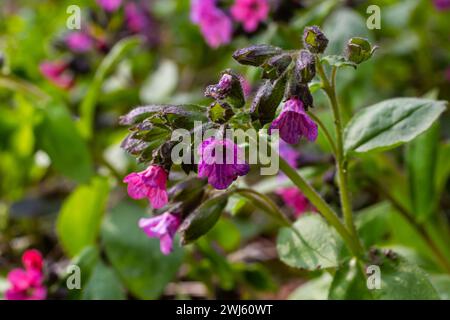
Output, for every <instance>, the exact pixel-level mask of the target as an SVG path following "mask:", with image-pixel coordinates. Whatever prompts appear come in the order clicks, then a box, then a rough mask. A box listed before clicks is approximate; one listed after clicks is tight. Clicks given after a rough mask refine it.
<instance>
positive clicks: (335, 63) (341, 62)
mask: <svg viewBox="0 0 450 320" xmlns="http://www.w3.org/2000/svg"><path fill="white" fill-rule="evenodd" d="M320 61H321V62H326V63H328V65H330V66H332V67H336V68H340V67H353V68H355V69H356V67H357V64H356V63H354V62H351V61H347V60H346V59H345V58H344V57H343V56H338V55H331V56H324V57H322V58H320Z"/></svg>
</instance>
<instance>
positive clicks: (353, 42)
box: [345, 37, 378, 64]
mask: <svg viewBox="0 0 450 320" xmlns="http://www.w3.org/2000/svg"><path fill="white" fill-rule="evenodd" d="M376 49H378V47H377V46H373V47H372V45H371V44H370V43H369V41H367V40H366V39H364V38H358V37H355V38H351V39H350V40H348V43H347V48H346V50H345V56H346V58H347V60H349V61H351V62H354V63H356V64H360V63H362V62H364V61H366V60H368V59H369V58H370V57H371V56H372V55H373V53H374V51H375V50H376Z"/></svg>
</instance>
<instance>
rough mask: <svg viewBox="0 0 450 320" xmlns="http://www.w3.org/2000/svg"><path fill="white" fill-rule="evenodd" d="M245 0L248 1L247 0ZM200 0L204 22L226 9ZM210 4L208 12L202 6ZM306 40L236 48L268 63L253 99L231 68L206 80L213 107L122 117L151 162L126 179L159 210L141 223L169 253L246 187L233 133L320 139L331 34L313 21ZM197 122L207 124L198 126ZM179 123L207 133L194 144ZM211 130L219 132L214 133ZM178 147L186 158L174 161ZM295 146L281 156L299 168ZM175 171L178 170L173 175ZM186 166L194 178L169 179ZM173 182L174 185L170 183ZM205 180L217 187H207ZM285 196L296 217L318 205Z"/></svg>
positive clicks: (128, 141)
mask: <svg viewBox="0 0 450 320" xmlns="http://www.w3.org/2000/svg"><path fill="white" fill-rule="evenodd" d="M239 3H241V4H242V3H244V4H248V1H239ZM193 5H194V6H199V7H198V8H196V9H195V10H194V11H193V16H192V19H193V20H194V21H198V22H200V21H201V19H206V18H205V16H204V15H206V14H211V12H214V10H219V8H218V7H217V4H216V3H215V1H212V0H210V1H196V2H194V4H193ZM206 9H209V11H208V10H207V11H206V13H205V12H203V11H202V10H206ZM214 14H217V15H219V16H220V15H221V14H222V13H218V12H216V13H214ZM303 42H304V47H305V48H307V50H305V49H302V50H298V51H285V50H283V49H281V48H278V47H274V46H270V45H255V46H250V47H247V48H243V49H239V50H237V51H236V52H234V54H233V58H234V59H235V60H236V61H237V62H238V63H240V64H244V65H251V66H255V67H259V68H261V69H262V78H263V79H262V80H263V83H262V85H261V86H260V88H259V89H258V90H257V92H256V93H255V95H254V97H250V98H252V102H251V103H247V101H246V99H247V98H248V96H247V95H245V94H244V90H243V85H242V83H243V81H242V77H241V76H239V75H238V74H236V73H235V72H233V71H232V70H230V69H227V70H225V71H223V72H222V73H221V74H220V76H219V80H218V82H217V83H216V84H213V85H209V86H207V88H206V90H205V96H206V97H208V98H211V99H212V100H213V101H212V102H211V103H210V105H208V106H199V105H149V106H143V107H138V108H136V109H134V110H132V111H130V112H129V113H128V114H127V115H125V116H123V117H121V119H120V122H121V124H123V125H128V126H130V133H129V134H128V136H127V137H126V138H125V140H124V141H123V143H122V147H123V148H124V149H125V150H126V151H128V152H129V153H130V154H132V155H134V156H136V157H137V159H138V162H140V163H145V164H146V165H147V168H146V169H145V170H143V171H141V172H134V173H131V174H129V175H128V176H126V177H125V179H124V182H125V183H127V184H128V193H129V195H130V197H132V198H133V199H148V201H149V203H150V205H151V207H152V208H153V209H154V212H155V216H153V217H151V218H143V219H141V221H140V222H139V226H140V228H141V229H142V230H143V231H144V232H145V233H146V234H147V235H148V236H149V237H151V238H159V239H160V247H161V251H162V252H163V253H164V254H168V253H169V252H171V251H172V248H173V240H174V237H175V234H176V233H180V234H181V240H182V243H183V244H185V243H188V242H190V241H193V240H195V239H197V238H198V237H200V236H201V235H203V234H204V233H206V232H207V231H208V230H209V229H211V228H212V227H213V226H214V224H215V223H216V222H217V219H218V217H219V215H220V213H221V212H222V211H223V210H224V208H225V207H226V203H227V201H228V200H227V199H228V196H229V195H230V194H232V193H233V192H239V191H238V188H232V187H231V186H232V185H233V183H234V181H236V180H237V179H239V178H240V177H241V178H242V177H243V176H245V175H247V174H248V173H249V171H250V166H249V164H248V163H247V162H246V159H245V154H244V151H245V149H243V148H241V146H238V145H237V144H236V143H235V141H234V140H233V139H234V137H229V136H228V133H227V132H229V131H232V130H233V129H243V128H245V129H248V128H251V129H255V130H256V131H257V130H259V129H263V128H264V130H267V133H268V135H267V136H266V137H268V138H269V140H272V139H274V138H273V136H272V135H273V134H275V133H276V132H279V134H280V137H281V139H282V140H283V144H284V146H285V147H284V149H286V146H287V147H288V149H289V150H291V149H290V147H289V146H288V144H296V143H298V142H299V141H300V139H301V138H302V137H303V138H305V140H308V141H314V140H316V138H317V135H318V126H317V124H316V123H315V122H314V121H313V120H312V118H311V117H310V113H309V112H310V111H309V110H310V108H312V107H313V105H314V101H313V97H312V95H311V93H310V91H309V86H308V84H309V82H311V81H312V79H313V78H314V77H315V74H316V62H317V59H319V55H320V54H321V53H322V52H323V51H324V50H325V48H326V46H327V43H328V40H327V39H326V37H325V36H324V35H323V34H322V32H321V31H320V29H319V28H318V27H307V28H306V29H305V32H304V35H303ZM358 43H359V42H358ZM356 51H357V50H356ZM356 51H354V52H356ZM363 51H364V50H362V51H359V52H360V53H361V52H363ZM364 52H365V51H364ZM364 54H365V53H364ZM342 59H345V58H344V57H343V58H342ZM349 63H350V62H349ZM351 63H353V62H351ZM280 106H282V108H281V111H278V110H279V107H280ZM277 113H278V114H277ZM198 121H199V122H201V124H202V125H201V126H200V127H198V126H197V125H196V122H198ZM178 129H179V130H182V131H183V132H185V133H186V134H185V136H187V137H189V138H191V137H196V136H200V137H201V138H203V139H202V140H201V141H200V142H198V143H196V142H195V138H194V143H192V141H191V139H188V142H184V139H183V141H180V140H177V139H174V137H172V132H173V131H174V130H178ZM229 129H231V130H229ZM209 130H214V132H215V133H214V134H213V135H211V134H210V132H208V131H209ZM207 132H208V133H207ZM180 146H181V147H182V148H179V147H180ZM175 150H177V152H178V154H179V155H180V156H181V161H175V160H174V159H173V152H175ZM292 150H293V149H292ZM292 150H291V151H289V152H287V155H286V152H285V153H284V155H283V154H282V156H283V157H286V160H287V161H288V162H289V164H290V165H291V166H292V167H297V160H298V154H297V153H296V152H295V151H292ZM281 151H282V153H283V150H281ZM175 153H176V152H175ZM180 153H181V154H180ZM171 171H178V172H177V173H176V174H173V175H171V174H170V172H171ZM180 171H184V173H185V174H187V175H188V176H187V177H186V179H185V180H181V182H178V183H175V181H173V180H174V179H172V178H170V177H171V176H173V177H179V176H180ZM192 173H194V174H192ZM194 175H195V177H194ZM170 180H172V181H170ZM173 183H175V185H173V186H172V187H171V188H170V189H169V190H168V189H167V185H168V184H173ZM206 183H208V184H209V185H210V186H211V187H212V188H205V186H206ZM278 194H279V195H280V197H281V198H282V199H283V200H284V201H285V202H286V203H287V205H288V206H290V207H292V208H293V209H294V212H295V214H296V215H299V214H301V213H303V212H305V211H311V210H312V207H311V205H310V204H309V202H308V200H307V199H306V198H305V197H304V196H303V194H301V193H300V192H299V191H298V190H297V189H295V188H285V189H280V190H279V192H278ZM211 216H212V217H211Z"/></svg>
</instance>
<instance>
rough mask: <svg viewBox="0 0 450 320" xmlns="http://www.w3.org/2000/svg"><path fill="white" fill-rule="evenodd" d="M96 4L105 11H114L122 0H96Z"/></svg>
mask: <svg viewBox="0 0 450 320" xmlns="http://www.w3.org/2000/svg"><path fill="white" fill-rule="evenodd" d="M97 4H98V5H99V6H100V7H102V8H103V9H104V10H105V11H107V12H114V11H116V10H117V9H119V7H120V5H121V4H122V0H97Z"/></svg>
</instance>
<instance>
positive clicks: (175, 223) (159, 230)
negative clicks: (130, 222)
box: [139, 212, 181, 255]
mask: <svg viewBox="0 0 450 320" xmlns="http://www.w3.org/2000/svg"><path fill="white" fill-rule="evenodd" d="M180 223H181V219H180V217H179V215H178V214H172V213H170V212H165V213H163V214H161V215H159V216H155V217H152V218H141V219H140V220H139V228H141V229H142V230H143V231H144V232H145V233H146V234H147V236H148V237H150V238H159V240H160V249H161V252H162V253H163V254H165V255H168V254H169V253H170V252H172V248H173V238H174V237H175V233H176V232H177V229H178V227H179V226H180Z"/></svg>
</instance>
